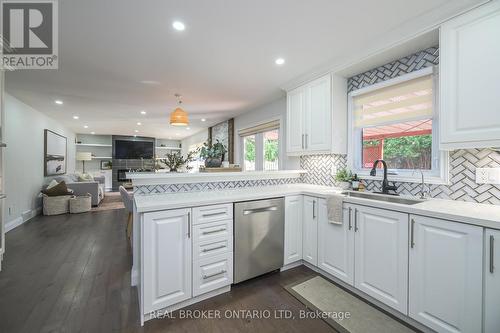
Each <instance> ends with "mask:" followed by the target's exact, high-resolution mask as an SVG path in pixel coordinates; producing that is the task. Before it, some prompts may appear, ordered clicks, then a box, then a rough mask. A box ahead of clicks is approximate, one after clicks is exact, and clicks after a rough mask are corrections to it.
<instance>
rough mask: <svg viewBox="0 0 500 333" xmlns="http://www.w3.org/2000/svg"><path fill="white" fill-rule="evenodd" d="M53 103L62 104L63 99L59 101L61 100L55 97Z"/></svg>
mask: <svg viewBox="0 0 500 333" xmlns="http://www.w3.org/2000/svg"><path fill="white" fill-rule="evenodd" d="M54 103H56V104H59V105H63V104H64V103H63V101H61V100H59V99H56V100H55V101H54Z"/></svg>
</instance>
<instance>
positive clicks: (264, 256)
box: [233, 198, 285, 283]
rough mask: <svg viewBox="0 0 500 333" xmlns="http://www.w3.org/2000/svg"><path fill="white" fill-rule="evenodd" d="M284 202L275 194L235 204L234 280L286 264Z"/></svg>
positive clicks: (241, 279) (237, 280) (247, 277)
mask: <svg viewBox="0 0 500 333" xmlns="http://www.w3.org/2000/svg"><path fill="white" fill-rule="evenodd" d="M284 202H285V201H284V199H283V198H276V199H267V200H257V201H246V202H237V203H235V204H234V278H233V282H234V283H238V282H241V281H245V280H248V279H251V278H253V277H256V276H259V275H262V274H264V273H268V272H271V271H274V270H276V269H279V268H281V267H282V266H283V243H284V232H285V230H284V229H285V214H284V206H285V205H284Z"/></svg>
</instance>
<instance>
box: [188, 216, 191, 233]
mask: <svg viewBox="0 0 500 333" xmlns="http://www.w3.org/2000/svg"><path fill="white" fill-rule="evenodd" d="M188 238H191V212H188Z"/></svg>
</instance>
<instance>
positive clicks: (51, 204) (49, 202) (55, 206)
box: [42, 194, 73, 215]
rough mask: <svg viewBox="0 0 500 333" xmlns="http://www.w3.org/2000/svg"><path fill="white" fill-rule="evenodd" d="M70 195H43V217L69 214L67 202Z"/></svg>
mask: <svg viewBox="0 0 500 333" xmlns="http://www.w3.org/2000/svg"><path fill="white" fill-rule="evenodd" d="M72 197H73V196H72V195H61V196H56V197H49V196H47V195H45V194H43V196H42V198H43V215H60V214H66V213H67V212H69V200H70V199H71V198H72Z"/></svg>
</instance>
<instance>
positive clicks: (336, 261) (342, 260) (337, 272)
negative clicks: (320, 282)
mask: <svg viewBox="0 0 500 333" xmlns="http://www.w3.org/2000/svg"><path fill="white" fill-rule="evenodd" d="M351 212H352V208H351V206H348V205H344V208H343V223H342V224H341V225H339V224H332V223H329V222H328V206H327V202H326V200H325V199H320V200H319V212H318V216H319V219H318V267H319V268H321V269H322V270H324V271H325V272H327V273H329V274H331V275H333V276H335V277H336V278H338V279H340V280H342V281H344V282H346V283H348V284H350V285H353V284H354V230H352V228H353V227H352V219H351V216H352V214H351Z"/></svg>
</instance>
